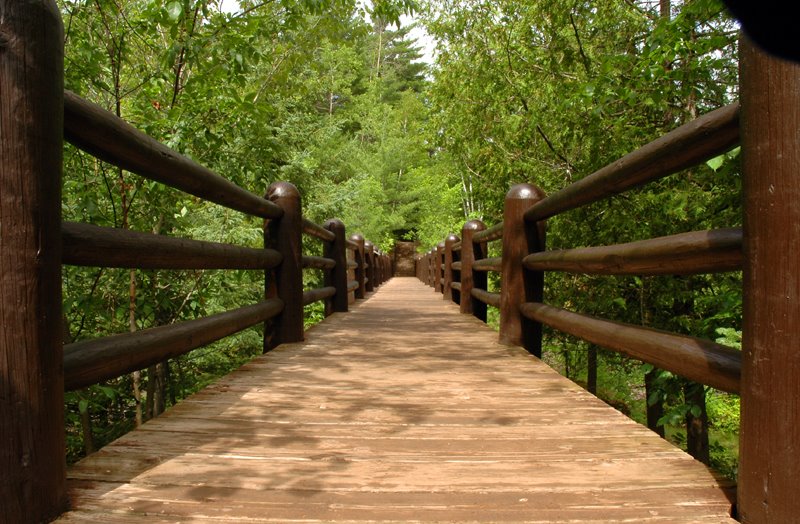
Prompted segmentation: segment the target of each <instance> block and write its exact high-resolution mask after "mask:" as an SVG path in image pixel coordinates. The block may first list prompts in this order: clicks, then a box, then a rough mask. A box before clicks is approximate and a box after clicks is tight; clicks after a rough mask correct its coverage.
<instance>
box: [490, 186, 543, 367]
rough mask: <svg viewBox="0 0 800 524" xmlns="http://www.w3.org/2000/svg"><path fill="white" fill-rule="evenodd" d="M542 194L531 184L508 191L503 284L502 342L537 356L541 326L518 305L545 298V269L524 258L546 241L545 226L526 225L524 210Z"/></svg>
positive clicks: (504, 219)
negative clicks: (529, 267)
mask: <svg viewBox="0 0 800 524" xmlns="http://www.w3.org/2000/svg"><path fill="white" fill-rule="evenodd" d="M543 198H544V193H543V192H542V191H541V190H540V189H539V188H537V187H536V186H532V185H530V184H517V185H515V186H513V187H512V188H511V189H510V190H509V191H508V193H506V199H505V204H504V208H503V262H502V269H503V273H502V285H501V287H500V342H502V343H504V344H514V345H518V346H522V347H524V348H525V349H527V350H528V351H530V352H531V353H532V354H534V355H536V356H537V357H540V356H541V354H542V341H541V339H542V326H541V324H539V323H538V322H533V321H532V320H528V319H527V318H525V317H523V316H522V314H520V312H519V307H520V306H521V305H522V304H524V303H525V302H533V301H535V302H541V300H542V289H543V287H544V277H543V275H542V272H540V271H537V272H532V271H527V270H525V269H524V268H523V266H522V259H523V258H524V257H525V256H527V255H528V254H530V253H532V252H534V251H539V250H540V249H541V246H543V245H544V239H543V238H540V237H541V234H540V233H543V228H539V227H537V226H536V225H533V226H529V225H527V224H526V223H525V218H524V214H525V211H526V210H527V209H528V208H529V207H531V206H532V205H533V204H535V203H536V202H538V201H539V200H541V199H543ZM540 229H541V231H540Z"/></svg>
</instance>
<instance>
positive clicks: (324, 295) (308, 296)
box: [303, 286, 336, 306]
mask: <svg viewBox="0 0 800 524" xmlns="http://www.w3.org/2000/svg"><path fill="white" fill-rule="evenodd" d="M335 294H336V288H335V287H333V286H328V287H321V288H317V289H309V290H307V291H303V305H304V306H308V305H310V304H313V303H314V302H319V301H321V300H325V299H328V298H331V297H333V296H334V295H335Z"/></svg>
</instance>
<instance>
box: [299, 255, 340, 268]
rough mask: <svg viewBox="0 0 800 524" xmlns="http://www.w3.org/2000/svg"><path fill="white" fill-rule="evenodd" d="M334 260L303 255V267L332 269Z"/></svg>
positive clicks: (334, 265) (334, 264)
mask: <svg viewBox="0 0 800 524" xmlns="http://www.w3.org/2000/svg"><path fill="white" fill-rule="evenodd" d="M335 267H336V261H335V260H333V259H331V258H325V257H314V256H307V255H303V269H333V268H335Z"/></svg>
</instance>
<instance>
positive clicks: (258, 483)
mask: <svg viewBox="0 0 800 524" xmlns="http://www.w3.org/2000/svg"><path fill="white" fill-rule="evenodd" d="M464 333H466V335H464ZM496 340H497V334H496V333H495V332H494V331H492V330H491V329H489V328H487V327H486V326H485V325H483V324H482V323H480V322H479V321H477V320H476V319H474V318H472V317H470V316H467V315H461V314H459V313H458V309H457V307H456V306H453V305H452V304H447V303H445V302H444V301H443V300H442V298H441V295H437V294H435V293H434V292H433V291H432V290H431V289H430V288H428V287H425V286H424V285H422V284H421V283H419V282H418V281H417V280H416V279H412V278H395V279H394V280H391V281H389V282H388V283H386V284H385V285H384V286H383V287H381V288H380V290H379V291H378V292H377V293H375V294H373V295H372V296H370V297H369V298H368V299H367V300H366V301H364V302H363V303H361V304H360V305H358V306H357V307H355V308H354V309H353V310H352V311H351V312H349V313H343V314H336V315H334V316H332V317H330V318H329V319H327V320H326V321H325V322H323V323H322V324H320V325H318V326H316V327H315V328H313V329H312V330H311V331H310V332H309V333H308V334H307V340H306V342H305V343H303V344H290V345H284V346H281V347H279V348H278V349H276V350H275V351H273V352H272V353H270V354H268V355H265V356H262V357H259V358H257V359H255V360H253V361H252V362H251V363H249V364H247V365H245V366H244V367H242V368H241V369H239V370H237V371H236V372H234V373H232V374H231V375H229V376H228V377H226V378H224V379H222V380H221V381H219V382H218V383H217V384H215V385H214V386H211V387H209V388H207V389H205V390H203V391H202V392H200V393H198V394H196V395H194V396H192V397H191V398H189V399H187V400H185V401H184V402H182V403H180V404H179V405H178V406H175V407H173V408H172V409H170V410H169V411H168V412H167V413H166V414H165V415H163V416H161V417H159V418H158V419H155V420H152V421H150V422H148V423H146V424H145V425H144V426H143V427H142V428H141V429H139V430H137V431H134V432H132V433H130V434H128V435H126V436H124V437H123V438H121V439H119V440H118V441H116V442H115V443H113V444H111V445H109V446H107V447H105V448H103V449H102V450H101V451H99V452H97V453H95V454H94V455H92V456H91V457H89V458H87V459H85V460H83V461H82V462H80V463H79V464H77V465H76V466H74V467H73V468H72V469H71V470H70V472H69V479H70V480H69V483H70V493H71V498H72V502H73V508H74V510H73V511H72V512H70V513H67V514H66V515H64V516H63V517H62V519H61V520H60V522H64V523H73V522H201V523H204V522H364V521H371V522H375V521H381V522H385V521H406V522H407V521H416V522H420V521H428V522H430V521H436V522H452V521H466V522H509V521H516V522H523V521H524V522H620V521H624V522H734V521H733V520H732V519H729V518H728V517H727V515H728V514H729V511H730V502H729V500H728V499H727V498H726V495H725V489H724V485H723V484H721V483H719V482H718V481H717V480H715V478H714V476H712V475H711V474H710V473H709V472H708V471H707V470H706V468H705V467H704V466H703V465H701V464H700V463H698V462H696V461H694V460H693V459H691V458H690V457H689V456H688V455H686V454H685V453H684V452H682V451H680V450H679V449H677V448H675V447H673V446H672V445H670V444H669V443H667V442H665V441H664V440H662V439H660V438H659V437H658V436H656V435H655V434H654V433H652V432H650V431H649V430H647V429H646V428H644V427H642V426H640V425H638V424H636V423H634V422H632V421H631V420H629V419H628V418H627V417H625V416H623V415H622V414H620V413H618V412H617V411H616V410H614V409H612V408H610V407H608V406H606V405H605V404H604V403H603V402H602V401H600V400H598V399H596V398H595V397H593V396H592V395H589V394H588V393H586V392H584V390H582V389H581V388H580V387H578V386H576V385H575V384H573V383H572V382H570V381H568V380H566V379H564V378H563V377H561V376H559V375H558V374H557V373H556V372H554V371H552V370H551V369H550V368H549V367H547V366H546V365H544V364H543V363H541V362H540V361H539V360H537V359H535V358H533V357H531V356H529V355H527V353H525V352H524V351H523V350H521V349H519V348H513V347H508V346H502V345H500V344H498V343H497V341H496Z"/></svg>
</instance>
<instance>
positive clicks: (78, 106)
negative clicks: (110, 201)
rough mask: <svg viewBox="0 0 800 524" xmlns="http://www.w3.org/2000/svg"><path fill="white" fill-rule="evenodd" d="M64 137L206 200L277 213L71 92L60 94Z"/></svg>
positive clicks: (251, 212) (262, 213)
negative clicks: (62, 95) (62, 100)
mask: <svg viewBox="0 0 800 524" xmlns="http://www.w3.org/2000/svg"><path fill="white" fill-rule="evenodd" d="M64 138H66V139H67V140H68V141H69V142H71V143H72V144H74V145H75V146H77V147H79V148H81V149H83V150H84V151H87V152H88V153H91V154H92V155H94V156H96V157H97V158H99V159H101V160H105V161H106V162H109V163H111V164H114V165H115V166H118V167H121V168H123V169H125V170H128V171H131V172H133V173H136V174H138V175H141V176H143V177H145V178H149V179H150V180H155V181H157V182H161V183H162V184H165V185H168V186H170V187H174V188H176V189H180V190H181V191H185V192H186V193H189V194H191V195H194V196H196V197H200V198H202V199H204V200H208V201H209V202H214V203H216V204H220V205H222V206H225V207H227V208H230V209H234V210H236V211H241V212H243V213H247V214H249V215H254V216H258V217H262V218H280V217H281V216H282V214H283V213H282V211H281V209H280V208H279V207H278V206H276V205H275V204H273V203H272V202H270V201H268V200H266V199H264V198H262V197H260V196H258V195H255V194H253V193H250V192H249V191H246V190H244V189H242V188H241V187H239V186H237V185H236V184H234V183H233V182H231V181H230V180H227V179H226V178H223V177H221V176H219V175H218V174H216V173H214V172H213V171H211V170H210V169H208V168H206V167H203V166H201V165H200V164H198V163H196V162H195V161H193V160H191V159H189V158H187V157H185V156H183V155H181V154H180V153H178V152H176V151H173V150H172V149H170V148H168V147H167V146H165V145H163V144H162V143H160V142H158V141H157V140H155V139H154V138H151V137H149V136H148V135H146V134H144V133H142V132H141V131H139V130H138V129H136V128H135V127H133V126H132V125H130V124H129V123H127V122H125V121H124V120H122V119H121V118H119V117H118V116H116V115H114V114H113V113H110V112H108V111H106V110H105V109H103V108H101V107H100V106H98V105H95V104H93V103H91V102H89V101H87V100H84V99H82V98H81V97H79V96H78V95H76V94H75V93H72V92H70V91H65V92H64Z"/></svg>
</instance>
